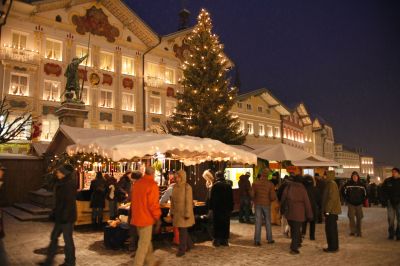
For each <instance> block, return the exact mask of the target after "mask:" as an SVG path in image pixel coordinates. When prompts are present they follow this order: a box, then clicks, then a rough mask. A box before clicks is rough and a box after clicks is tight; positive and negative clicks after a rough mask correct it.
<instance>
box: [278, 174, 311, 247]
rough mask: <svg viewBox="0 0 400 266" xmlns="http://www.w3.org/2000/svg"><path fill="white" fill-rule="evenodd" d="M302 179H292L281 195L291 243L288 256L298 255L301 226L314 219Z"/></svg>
mask: <svg viewBox="0 0 400 266" xmlns="http://www.w3.org/2000/svg"><path fill="white" fill-rule="evenodd" d="M302 181H303V180H302V177H301V176H296V177H294V181H293V182H290V183H289V184H288V185H287V186H286V188H285V190H284V191H283V195H282V200H281V204H282V209H283V210H285V213H284V215H285V217H286V219H287V220H288V223H289V226H290V233H291V234H290V235H291V238H292V242H291V244H290V254H293V255H297V254H300V251H299V248H300V247H301V242H302V240H301V226H302V225H303V223H304V222H305V221H307V220H308V221H311V220H312V219H314V217H313V216H314V215H313V210H312V208H311V204H310V200H309V198H308V195H307V190H306V189H305V187H304V185H303V184H302Z"/></svg>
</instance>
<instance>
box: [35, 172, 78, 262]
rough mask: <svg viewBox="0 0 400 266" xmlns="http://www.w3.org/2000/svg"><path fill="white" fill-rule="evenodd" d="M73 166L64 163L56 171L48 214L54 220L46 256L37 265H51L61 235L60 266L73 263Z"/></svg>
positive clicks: (74, 188) (74, 207) (74, 210)
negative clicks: (53, 199) (63, 254)
mask: <svg viewBox="0 0 400 266" xmlns="http://www.w3.org/2000/svg"><path fill="white" fill-rule="evenodd" d="M73 173H74V168H73V166H72V165H69V164H66V165H64V166H61V167H60V168H58V169H57V171H56V177H57V181H56V184H55V187H54V198H55V206H54V209H53V211H52V214H51V215H50V218H51V219H52V220H54V227H53V231H52V232H51V236H50V245H49V247H48V248H47V257H46V260H45V261H44V262H41V263H39V265H45V266H51V265H53V261H54V257H55V255H56V253H57V248H58V238H59V237H60V235H61V234H62V235H63V238H64V243H65V246H64V253H65V262H64V263H63V264H61V265H62V266H74V265H75V260H76V259H75V245H74V239H73V236H72V235H73V230H74V223H75V221H76V216H77V213H76V186H75V179H74V178H73Z"/></svg>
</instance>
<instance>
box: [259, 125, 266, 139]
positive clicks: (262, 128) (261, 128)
mask: <svg viewBox="0 0 400 266" xmlns="http://www.w3.org/2000/svg"><path fill="white" fill-rule="evenodd" d="M258 134H259V135H260V136H264V135H265V126H264V124H258Z"/></svg>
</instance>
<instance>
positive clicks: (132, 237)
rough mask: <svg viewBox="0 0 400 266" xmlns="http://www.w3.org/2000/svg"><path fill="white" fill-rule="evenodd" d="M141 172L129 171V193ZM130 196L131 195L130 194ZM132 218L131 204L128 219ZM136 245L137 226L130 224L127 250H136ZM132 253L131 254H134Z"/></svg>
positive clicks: (140, 176)
mask: <svg viewBox="0 0 400 266" xmlns="http://www.w3.org/2000/svg"><path fill="white" fill-rule="evenodd" d="M142 176H143V174H142V172H140V171H133V172H132V173H131V177H132V178H131V193H130V195H133V187H134V185H135V183H136V181H138V180H139V179H140V178H142ZM131 198H132V196H131ZM131 219H132V204H131V208H130V209H129V215H128V221H130V220H131ZM137 245H138V233H137V228H136V226H134V225H132V224H130V225H129V246H128V250H129V251H133V252H136V250H137ZM134 254H135V253H134ZM134 254H133V255H132V256H134Z"/></svg>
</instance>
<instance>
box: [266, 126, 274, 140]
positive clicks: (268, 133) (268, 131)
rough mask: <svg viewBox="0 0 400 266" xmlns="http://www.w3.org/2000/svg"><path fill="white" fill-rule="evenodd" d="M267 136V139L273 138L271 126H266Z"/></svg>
mask: <svg viewBox="0 0 400 266" xmlns="http://www.w3.org/2000/svg"><path fill="white" fill-rule="evenodd" d="M267 136H268V137H269V138H272V137H273V136H274V135H273V132H272V126H267Z"/></svg>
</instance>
